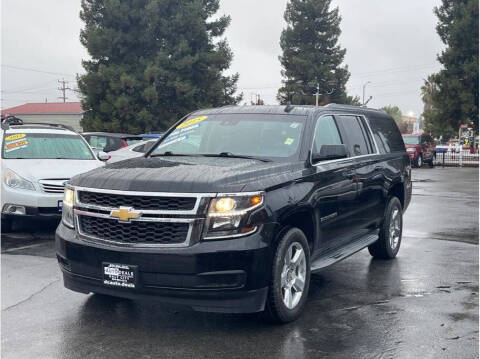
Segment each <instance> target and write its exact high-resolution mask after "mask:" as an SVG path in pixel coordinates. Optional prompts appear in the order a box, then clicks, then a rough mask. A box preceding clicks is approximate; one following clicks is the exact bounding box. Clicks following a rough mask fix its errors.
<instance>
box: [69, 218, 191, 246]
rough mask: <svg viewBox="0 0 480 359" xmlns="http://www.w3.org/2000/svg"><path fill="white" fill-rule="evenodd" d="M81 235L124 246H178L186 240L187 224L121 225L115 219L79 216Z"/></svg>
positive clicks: (145, 223)
mask: <svg viewBox="0 0 480 359" xmlns="http://www.w3.org/2000/svg"><path fill="white" fill-rule="evenodd" d="M78 219H79V224H80V231H81V233H82V234H84V235H87V236H92V237H97V238H99V239H103V240H107V241H112V242H118V243H124V244H179V243H183V242H185V241H186V239H187V234H188V229H189V224H188V223H178V222H175V223H170V222H141V221H132V222H131V223H121V222H118V221H117V220H116V219H107V218H99V217H92V216H79V217H78Z"/></svg>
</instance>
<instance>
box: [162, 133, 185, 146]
mask: <svg viewBox="0 0 480 359" xmlns="http://www.w3.org/2000/svg"><path fill="white" fill-rule="evenodd" d="M188 137H189V136H188V135H185V136H182V137H175V138H174V139H170V138H169V139H168V140H169V141H168V142H164V143H162V144H160V145H159V146H158V148H162V147H165V146H169V145H171V144H174V143H177V142H181V141H184V140H188Z"/></svg>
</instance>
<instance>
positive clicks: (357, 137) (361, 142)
mask: <svg viewBox="0 0 480 359" xmlns="http://www.w3.org/2000/svg"><path fill="white" fill-rule="evenodd" d="M335 118H336V119H337V121H338V124H339V125H340V128H341V131H342V135H343V136H344V137H345V138H346V140H347V148H348V151H349V152H350V156H362V155H368V154H369V153H370V150H369V146H368V145H367V139H366V138H365V134H364V130H363V129H362V125H361V124H360V122H359V118H358V117H356V116H335Z"/></svg>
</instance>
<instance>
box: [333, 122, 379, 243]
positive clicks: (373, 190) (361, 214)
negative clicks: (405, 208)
mask: <svg viewBox="0 0 480 359" xmlns="http://www.w3.org/2000/svg"><path fill="white" fill-rule="evenodd" d="M335 118H336V119H337V121H338V123H339V127H340V131H341V134H342V136H343V137H345V138H346V140H347V143H348V149H349V152H350V155H351V156H352V157H353V158H354V159H355V161H354V168H355V181H356V183H357V198H356V202H355V208H354V210H353V212H354V214H353V216H352V217H353V220H352V223H351V224H350V225H351V226H352V227H354V228H355V233H354V235H353V238H352V239H354V238H355V237H357V236H361V235H363V234H366V233H367V232H369V230H370V228H372V225H374V224H375V223H377V222H379V221H380V220H381V218H382V217H383V210H384V205H383V190H384V188H383V184H384V181H385V179H384V174H383V173H384V172H383V166H382V161H381V159H380V156H379V155H378V149H377V147H376V144H375V142H374V141H373V138H372V135H371V132H370V129H369V127H368V125H367V123H366V121H365V119H364V117H363V116H356V115H341V116H335Z"/></svg>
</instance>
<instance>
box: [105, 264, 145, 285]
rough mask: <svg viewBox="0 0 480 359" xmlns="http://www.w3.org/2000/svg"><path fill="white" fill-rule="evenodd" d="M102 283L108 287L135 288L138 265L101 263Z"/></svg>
mask: <svg viewBox="0 0 480 359" xmlns="http://www.w3.org/2000/svg"><path fill="white" fill-rule="evenodd" d="M102 274H103V284H104V285H106V286H109V287H119V288H127V289H135V288H136V287H137V279H138V266H135V265H129V264H119V263H108V262H103V263H102Z"/></svg>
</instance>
